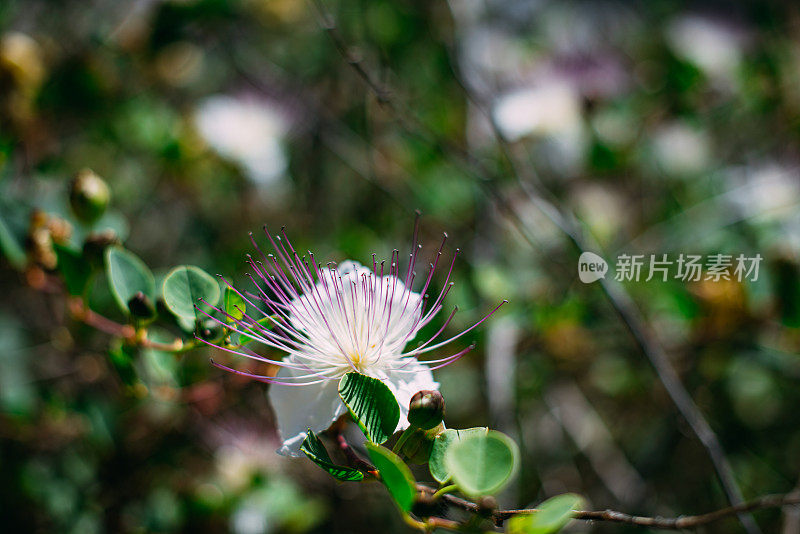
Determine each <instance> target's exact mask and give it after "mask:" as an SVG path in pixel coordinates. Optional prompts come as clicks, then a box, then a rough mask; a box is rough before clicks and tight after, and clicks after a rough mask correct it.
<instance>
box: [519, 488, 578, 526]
mask: <svg viewBox="0 0 800 534" xmlns="http://www.w3.org/2000/svg"><path fill="white" fill-rule="evenodd" d="M582 503H583V497H581V496H580V495H575V494H574V493H564V494H563V495H557V496H555V497H552V498H550V499H547V500H546V501H544V502H543V503H542V504H540V505H539V510H538V511H537V512H535V513H533V514H530V515H520V516H517V517H512V518H511V519H510V520H509V521H508V527H507V528H508V532H509V533H510V534H552V533H554V532H558V531H559V530H561V529H562V528H564V527H565V526H566V524H567V523H569V520H570V519H571V518H572V516H573V515H574V511H575V510H578V509H579V508H580V507H581V506H583V504H582Z"/></svg>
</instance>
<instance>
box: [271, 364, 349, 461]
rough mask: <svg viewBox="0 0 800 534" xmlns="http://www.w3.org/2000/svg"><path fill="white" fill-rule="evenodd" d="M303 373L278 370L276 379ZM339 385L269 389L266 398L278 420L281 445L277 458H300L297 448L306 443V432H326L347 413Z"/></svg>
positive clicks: (336, 382)
mask: <svg viewBox="0 0 800 534" xmlns="http://www.w3.org/2000/svg"><path fill="white" fill-rule="evenodd" d="M300 374H302V371H297V370H294V369H288V368H285V367H284V368H281V370H280V371H278V374H277V377H278V378H282V377H293V376H298V375H300ZM338 388H339V381H338V380H327V381H325V382H321V383H319V384H310V385H307V386H284V385H280V384H273V385H272V386H270V392H269V398H270V401H271V402H272V407H273V409H274V410H275V415H276V417H277V419H278V435H279V436H280V438H281V440H282V441H283V444H282V445H281V448H280V449H278V454H282V455H284V456H302V453H301V452H300V445H302V444H303V440H304V439H306V431H307V430H308V429H309V428H310V429H311V430H313V431H314V432H322V431H323V430H326V429H327V428H328V427H329V426H331V423H333V422H334V421H336V419H338V418H339V416H340V415H342V414H343V413H345V411H347V407H346V406H345V405H344V403H343V402H342V401H341V399H340V398H339V389H338Z"/></svg>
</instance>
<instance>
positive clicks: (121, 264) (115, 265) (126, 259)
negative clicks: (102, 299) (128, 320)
mask: <svg viewBox="0 0 800 534" xmlns="http://www.w3.org/2000/svg"><path fill="white" fill-rule="evenodd" d="M105 257H106V273H107V274H108V285H109V288H111V294H112V295H114V300H116V301H117V304H118V305H119V307H120V309H121V310H122V311H123V312H125V313H126V314H127V313H128V301H129V300H130V299H131V297H133V296H134V295H135V294H136V293H138V292H139V291H141V292H142V293H144V294H145V295H146V296H147V297H148V298H150V300H155V292H156V282H155V280H154V279H153V273H151V272H150V269H148V268H147V265H145V264H144V262H143V261H142V260H140V259H139V258H138V257H136V256H135V255H134V254H133V253H132V252H129V251H127V250H125V249H124V248H122V247H108V248H107V249H106V253H105Z"/></svg>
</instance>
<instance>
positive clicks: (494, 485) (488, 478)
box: [444, 430, 519, 497]
mask: <svg viewBox="0 0 800 534" xmlns="http://www.w3.org/2000/svg"><path fill="white" fill-rule="evenodd" d="M444 464H445V467H446V468H447V470H448V471H449V472H450V473H451V475H452V478H453V482H455V483H456V484H457V485H458V487H459V489H460V490H461V491H463V492H464V493H465V494H467V495H469V496H471V497H478V496H481V495H491V494H493V493H496V492H497V491H499V490H500V489H501V488H502V487H503V486H505V484H506V483H507V482H508V480H509V479H510V478H511V477H512V476H513V475H514V473H515V472H516V470H517V467H518V465H519V448H518V447H517V444H516V443H514V441H513V440H512V439H511V438H509V437H508V436H506V435H505V434H503V433H501V432H497V431H496V430H489V431H488V432H486V434H482V433H477V432H476V433H472V434H470V435H469V436H464V437H462V438H461V439H459V440H458V441H455V442H453V443H451V444H450V445H449V446H448V447H447V450H446V451H445V454H444Z"/></svg>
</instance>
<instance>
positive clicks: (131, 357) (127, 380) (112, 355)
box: [108, 339, 139, 386]
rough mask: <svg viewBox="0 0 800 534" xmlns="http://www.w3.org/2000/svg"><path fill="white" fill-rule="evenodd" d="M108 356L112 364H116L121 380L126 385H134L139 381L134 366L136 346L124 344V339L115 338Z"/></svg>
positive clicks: (115, 367)
mask: <svg viewBox="0 0 800 534" xmlns="http://www.w3.org/2000/svg"><path fill="white" fill-rule="evenodd" d="M108 356H109V360H110V361H111V365H113V366H114V369H116V371H117V374H118V375H119V378H120V380H122V382H123V383H124V384H125V385H126V386H132V385H134V384H135V383H137V382H138V381H139V379H138V377H137V376H136V369H134V366H133V362H134V361H135V359H136V348H134V347H131V346H129V345H124V344H123V343H122V340H119V339H115V340H113V341H112V342H111V345H110V346H109V348H108Z"/></svg>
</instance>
